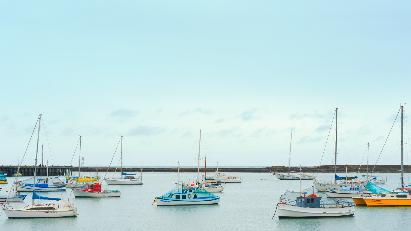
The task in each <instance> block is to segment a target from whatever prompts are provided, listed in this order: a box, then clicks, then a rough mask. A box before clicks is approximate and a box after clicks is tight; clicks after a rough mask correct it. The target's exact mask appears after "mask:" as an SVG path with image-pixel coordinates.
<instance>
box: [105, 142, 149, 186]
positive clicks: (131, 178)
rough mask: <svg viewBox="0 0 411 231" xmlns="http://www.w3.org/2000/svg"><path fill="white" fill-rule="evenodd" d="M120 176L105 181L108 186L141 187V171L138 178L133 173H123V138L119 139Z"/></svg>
mask: <svg viewBox="0 0 411 231" xmlns="http://www.w3.org/2000/svg"><path fill="white" fill-rule="evenodd" d="M120 174H121V176H120V177H118V178H107V179H105V180H106V182H107V184H108V185H142V184H143V171H141V172H140V176H139V177H136V174H134V173H126V172H123V136H121V137H120Z"/></svg>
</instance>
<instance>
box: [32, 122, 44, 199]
mask: <svg viewBox="0 0 411 231" xmlns="http://www.w3.org/2000/svg"><path fill="white" fill-rule="evenodd" d="M41 116H42V114H40V115H39V119H38V122H39V126H38V127H37V145H36V158H35V159H34V175H33V181H34V183H33V184H34V187H33V193H34V192H35V191H36V176H37V155H38V153H39V142H40V124H41ZM31 203H33V204H34V200H31Z"/></svg>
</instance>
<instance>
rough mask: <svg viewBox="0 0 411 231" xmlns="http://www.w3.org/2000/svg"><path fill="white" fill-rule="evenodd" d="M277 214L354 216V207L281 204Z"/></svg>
mask: <svg viewBox="0 0 411 231" xmlns="http://www.w3.org/2000/svg"><path fill="white" fill-rule="evenodd" d="M277 214H278V217H279V218H307V217H346V216H354V208H353V207H339V208H303V207H297V206H293V205H287V204H279V205H278V208H277Z"/></svg>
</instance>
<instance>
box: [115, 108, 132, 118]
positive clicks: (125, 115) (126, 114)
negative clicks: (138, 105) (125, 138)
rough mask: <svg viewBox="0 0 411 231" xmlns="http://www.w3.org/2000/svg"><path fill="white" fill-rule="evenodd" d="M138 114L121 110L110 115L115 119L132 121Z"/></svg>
mask: <svg viewBox="0 0 411 231" xmlns="http://www.w3.org/2000/svg"><path fill="white" fill-rule="evenodd" d="M137 114H138V112H137V111H134V110H128V109H119V110H116V111H112V112H111V113H110V117H111V118H115V119H130V118H133V117H134V116H136V115H137Z"/></svg>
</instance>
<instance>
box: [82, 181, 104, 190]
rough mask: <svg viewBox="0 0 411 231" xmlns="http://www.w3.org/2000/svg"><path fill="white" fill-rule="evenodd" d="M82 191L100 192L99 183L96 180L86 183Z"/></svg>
mask: <svg viewBox="0 0 411 231" xmlns="http://www.w3.org/2000/svg"><path fill="white" fill-rule="evenodd" d="M82 191H84V192H96V193H97V192H101V184H100V183H98V182H96V183H93V184H86V186H85V187H84V188H83V189H82Z"/></svg>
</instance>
